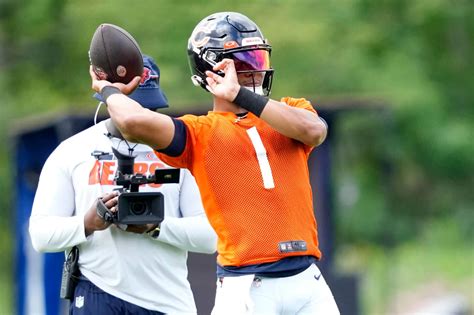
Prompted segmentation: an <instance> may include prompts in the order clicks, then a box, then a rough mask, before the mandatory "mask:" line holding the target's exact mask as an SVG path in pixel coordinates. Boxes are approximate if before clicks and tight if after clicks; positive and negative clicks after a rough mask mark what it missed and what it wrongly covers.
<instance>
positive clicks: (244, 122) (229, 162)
mask: <svg viewBox="0 0 474 315" xmlns="http://www.w3.org/2000/svg"><path fill="white" fill-rule="evenodd" d="M282 102H285V103H287V104H288V105H290V106H294V107H300V108H304V109H307V110H310V111H313V112H314V109H313V107H312V106H311V104H310V103H309V102H308V101H306V100H305V99H293V98H283V99H282ZM179 119H181V120H182V121H183V122H184V123H185V124H186V126H187V139H186V147H185V149H184V152H183V153H182V154H181V155H179V156H177V157H170V156H167V155H165V154H162V153H159V152H157V155H158V157H159V158H160V159H161V160H162V161H164V162H165V163H168V164H169V165H172V166H175V167H181V168H188V169H189V170H190V171H191V172H192V174H193V175H194V177H195V178H196V181H197V184H198V186H199V189H200V192H201V197H202V200H203V204H204V208H205V211H206V214H207V216H208V218H209V221H210V223H211V225H212V226H213V228H214V229H215V231H216V233H217V235H218V238H219V240H218V248H217V251H218V258H217V261H218V263H219V264H220V265H222V266H237V267H241V266H246V265H253V264H261V263H268V262H274V261H277V260H280V259H282V258H284V257H289V256H300V255H313V256H316V257H318V258H319V257H320V256H321V253H320V251H319V249H318V239H317V226H316V219H315V217H314V212H313V201H312V192H311V186H310V182H309V171H308V164H307V159H308V155H309V153H310V152H311V149H312V148H311V147H309V146H307V145H304V144H303V143H301V142H299V141H297V140H294V139H291V138H288V137H286V136H283V135H282V134H280V133H279V132H277V131H275V130H274V129H273V128H271V127H270V126H269V125H268V124H267V123H266V122H264V121H263V120H262V119H259V118H258V117H256V116H255V115H253V114H251V113H249V114H248V116H247V117H246V118H244V119H238V118H237V116H236V115H235V114H234V113H228V112H209V113H208V114H207V115H206V116H194V115H185V116H183V117H181V118H179ZM253 127H255V128H256V131H257V133H258V136H257V140H255V139H254V141H252V139H251V136H250V133H249V132H248V130H249V129H252V128H253ZM255 128H253V134H254V136H253V137H254V138H255ZM258 138H260V140H261V142H260V144H263V148H264V149H265V150H266V156H265V152H263V153H262V152H261V149H262V147H261V145H260V146H259V145H258V144H255V142H257V143H258V142H259V140H258ZM257 152H259V155H258V157H257ZM265 160H267V161H268V163H265ZM259 161H260V162H259ZM268 164H269V166H270V167H269V168H270V169H269V170H268V167H266V166H268ZM264 176H265V177H266V179H265V181H264ZM265 186H266V187H267V188H266V187H265ZM293 241H303V242H304V243H305V247H306V248H299V249H298V248H292V247H291V246H292V245H291V244H292V243H291V242H293ZM301 243H302V242H300V243H299V244H301ZM282 249H283V250H282Z"/></svg>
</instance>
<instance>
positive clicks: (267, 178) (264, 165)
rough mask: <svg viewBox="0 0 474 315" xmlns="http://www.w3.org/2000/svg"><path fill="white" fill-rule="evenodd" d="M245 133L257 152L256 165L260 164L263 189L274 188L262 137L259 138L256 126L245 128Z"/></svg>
mask: <svg viewBox="0 0 474 315" xmlns="http://www.w3.org/2000/svg"><path fill="white" fill-rule="evenodd" d="M247 134H248V136H249V138H250V141H252V144H253V148H254V149H255V153H256V154H257V160H258V165H259V166H260V172H261V173H262V179H263V187H265V189H272V188H275V182H274V181H273V174H272V169H271V167H270V162H269V161H268V156H267V150H266V149H265V147H264V146H263V142H262V138H260V135H259V134H258V131H257V128H255V127H252V128H250V129H247Z"/></svg>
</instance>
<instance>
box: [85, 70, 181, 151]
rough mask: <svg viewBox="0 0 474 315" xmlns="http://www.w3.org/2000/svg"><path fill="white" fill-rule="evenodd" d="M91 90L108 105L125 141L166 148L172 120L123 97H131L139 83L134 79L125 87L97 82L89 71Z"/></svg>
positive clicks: (171, 131) (169, 141)
mask: <svg viewBox="0 0 474 315" xmlns="http://www.w3.org/2000/svg"><path fill="white" fill-rule="evenodd" d="M89 73H90V76H91V78H92V89H93V90H95V91H96V92H98V93H100V94H101V96H102V99H103V100H105V102H106V104H107V109H108V111H109V114H110V117H111V118H112V120H113V122H114V124H115V126H117V128H118V129H119V130H120V132H121V133H122V135H123V136H124V138H125V139H127V140H129V141H132V142H140V143H145V144H148V145H149V146H151V147H152V148H154V149H163V148H166V147H167V146H168V145H169V144H170V143H171V140H172V139H173V136H174V124H173V120H172V119H171V117H169V116H167V115H163V114H160V113H157V112H154V111H151V110H149V109H146V108H143V107H142V106H140V104H138V103H137V102H135V101H134V100H132V99H131V98H129V97H128V96H127V95H125V94H129V93H131V92H132V91H133V90H134V89H135V87H136V86H137V85H138V83H139V81H140V77H136V78H134V79H133V80H132V81H130V82H129V83H128V84H124V83H119V82H116V83H110V82H109V81H106V80H99V78H98V77H97V75H96V74H95V72H94V71H93V69H92V66H91V67H90V71H89Z"/></svg>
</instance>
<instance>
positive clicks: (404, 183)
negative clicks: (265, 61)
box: [0, 0, 474, 314]
mask: <svg viewBox="0 0 474 315" xmlns="http://www.w3.org/2000/svg"><path fill="white" fill-rule="evenodd" d="M473 9H474V4H473V2H472V1H470V0H420V1H412V0H384V1H375V0H353V1H350V0H342V1H316V0H295V1H283V0H254V1H246V0H241V1H239V2H238V3H236V2H235V1H223V0H221V1H206V2H204V1H184V0H169V1H168V0H143V1H139V2H131V1H124V0H114V1H111V0H108V1H105V0H104V1H92V0H82V1H58V0H21V1H19V0H0V104H1V105H0V143H3V145H2V146H0V192H1V194H0V253H1V255H2V258H1V259H0V314H15V312H16V310H15V308H16V307H15V299H16V298H17V296H15V295H16V293H15V292H16V291H15V285H16V281H17V280H16V277H15V276H14V271H15V264H16V263H15V256H14V252H15V250H16V248H15V246H16V245H15V238H16V236H17V234H16V233H17V231H16V228H15V226H14V224H13V222H14V221H15V218H16V217H15V206H16V205H15V198H14V197H15V194H16V193H17V192H16V191H15V185H16V182H17V181H18V178H19V176H21V175H22V174H17V173H15V172H14V165H15V163H16V162H17V161H16V159H15V155H14V154H12V152H14V150H15V146H14V145H15V143H14V139H15V137H16V136H17V135H18V134H19V133H21V132H22V130H24V128H33V127H34V125H35V124H37V123H38V121H48V120H50V119H51V117H61V116H65V115H70V114H72V113H74V114H76V113H81V114H84V113H86V114H90V117H91V119H92V115H93V113H94V110H95V106H96V101H95V100H93V99H92V97H91V96H92V90H91V88H90V78H89V74H88V69H89V68H88V65H89V60H88V55H87V51H88V48H89V43H90V39H91V38H92V35H93V33H94V31H95V29H96V28H97V26H98V25H99V24H100V23H113V24H116V25H119V26H121V27H123V28H125V29H126V30H128V31H129V32H130V33H131V34H132V35H133V36H134V37H135V38H136V39H137V41H138V43H139V44H140V47H141V49H142V52H144V53H146V54H149V55H151V56H153V57H154V58H155V60H156V61H157V62H158V64H159V65H160V68H161V75H162V78H161V82H160V83H161V85H162V88H163V89H164V91H165V92H166V94H167V96H168V99H169V100H170V103H171V109H172V110H173V111H176V112H190V111H200V112H203V111H207V110H209V109H211V103H210V96H209V95H208V94H207V93H205V92H204V91H203V90H201V89H200V88H195V87H193V86H192V84H191V81H190V79H189V77H190V71H189V68H188V64H187V57H186V45H187V39H188V37H189V35H190V33H191V31H192V29H193V28H194V26H195V25H196V24H197V23H198V22H199V21H200V20H201V19H202V18H203V17H205V16H207V15H209V14H210V13H213V12H217V11H238V12H242V13H244V14H245V15H247V16H249V17H250V18H251V19H253V20H254V21H255V22H256V23H257V24H258V25H259V26H260V28H261V29H262V31H263V33H264V34H265V36H266V37H267V38H268V39H269V41H270V43H271V44H272V46H273V52H272V65H273V67H274V68H275V69H276V72H275V77H274V84H273V90H272V98H274V99H279V98H280V97H283V96H287V95H290V96H294V97H305V98H307V99H309V100H311V101H312V103H313V105H314V107H315V108H316V109H318V108H321V110H322V112H326V113H328V115H331V116H332V117H333V118H334V117H337V119H336V118H334V119H332V121H334V124H332V125H331V126H330V129H329V132H330V135H331V150H330V158H331V163H330V164H331V170H332V172H331V173H330V176H331V177H330V178H331V181H330V183H329V184H328V185H330V187H329V188H330V191H331V193H330V196H331V209H330V211H331V218H332V223H333V224H332V225H331V232H332V235H333V240H332V242H333V244H332V245H331V250H332V251H333V252H332V253H331V264H332V269H333V270H334V271H335V272H336V273H338V274H341V275H343V274H350V275H355V277H356V278H357V279H358V285H357V296H358V302H359V306H358V307H359V310H358V312H359V314H411V313H415V312H417V311H420V312H421V311H423V310H424V311H425V314H428V313H429V314H451V313H449V312H448V311H442V309H443V307H444V306H439V305H440V303H442V302H443V301H446V304H449V303H451V302H452V303H451V304H455V305H458V308H457V309H458V310H461V309H462V310H463V311H462V312H463V313H459V314H470V312H469V310H471V311H472V310H473V306H474V302H473V301H474V246H473V245H474V231H473V226H474V190H473V187H474V143H473V139H474V137H473V136H474V132H473V131H474V106H473V105H474V101H473V100H474V75H473V73H474V65H473V60H474V58H473V56H474V46H473V44H474V15H473V13H474V10H473ZM203 104H204V105H203ZM12 139H13V140H12ZM32 152H34V149H33V150H32ZM314 190H315V195H316V198H317V196H318V188H317V187H316V188H315V189H314ZM317 212H318V209H316V213H317ZM453 301H455V302H453ZM435 305H438V306H435ZM430 307H431V308H430ZM433 307H434V309H433ZM436 307H438V308H436ZM453 309H454V308H453ZM428 310H429V311H428ZM410 312H411V313H410ZM443 312H444V313H443ZM447 312H448V313H447ZM453 314H454V313H453ZM456 314H457V313H456Z"/></svg>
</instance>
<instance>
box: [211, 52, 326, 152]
mask: <svg viewBox="0 0 474 315" xmlns="http://www.w3.org/2000/svg"><path fill="white" fill-rule="evenodd" d="M213 70H214V71H216V72H217V71H220V72H222V73H224V77H222V76H220V75H217V74H216V73H213V72H211V71H207V72H206V75H207V76H208V77H207V78H206V81H207V84H208V87H207V89H208V90H209V91H210V92H211V93H213V94H214V95H216V96H218V97H220V98H223V99H226V100H228V101H230V102H232V103H234V104H236V105H238V106H240V107H242V108H244V109H246V110H248V111H250V112H251V113H253V114H255V115H257V116H259V117H260V118H262V119H263V120H265V121H266V122H267V123H268V124H270V126H272V127H273V128H274V129H276V130H277V131H278V132H280V133H281V134H283V135H285V136H287V137H290V138H293V139H295V140H298V141H301V142H303V143H304V144H307V145H310V146H318V145H319V144H321V143H322V142H323V141H324V139H325V138H326V134H327V126H326V123H325V122H324V121H323V120H321V119H320V118H319V116H318V114H316V113H315V112H311V111H309V110H306V109H302V108H296V107H291V106H289V105H287V104H285V103H282V102H278V101H275V100H272V99H269V98H267V97H264V96H262V95H258V94H256V93H254V92H252V91H250V90H248V89H246V88H244V87H242V86H240V85H239V82H238V78H237V73H236V70H235V66H234V61H233V60H232V59H224V60H222V61H221V62H219V63H217V64H216V65H215V66H214V69H213Z"/></svg>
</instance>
